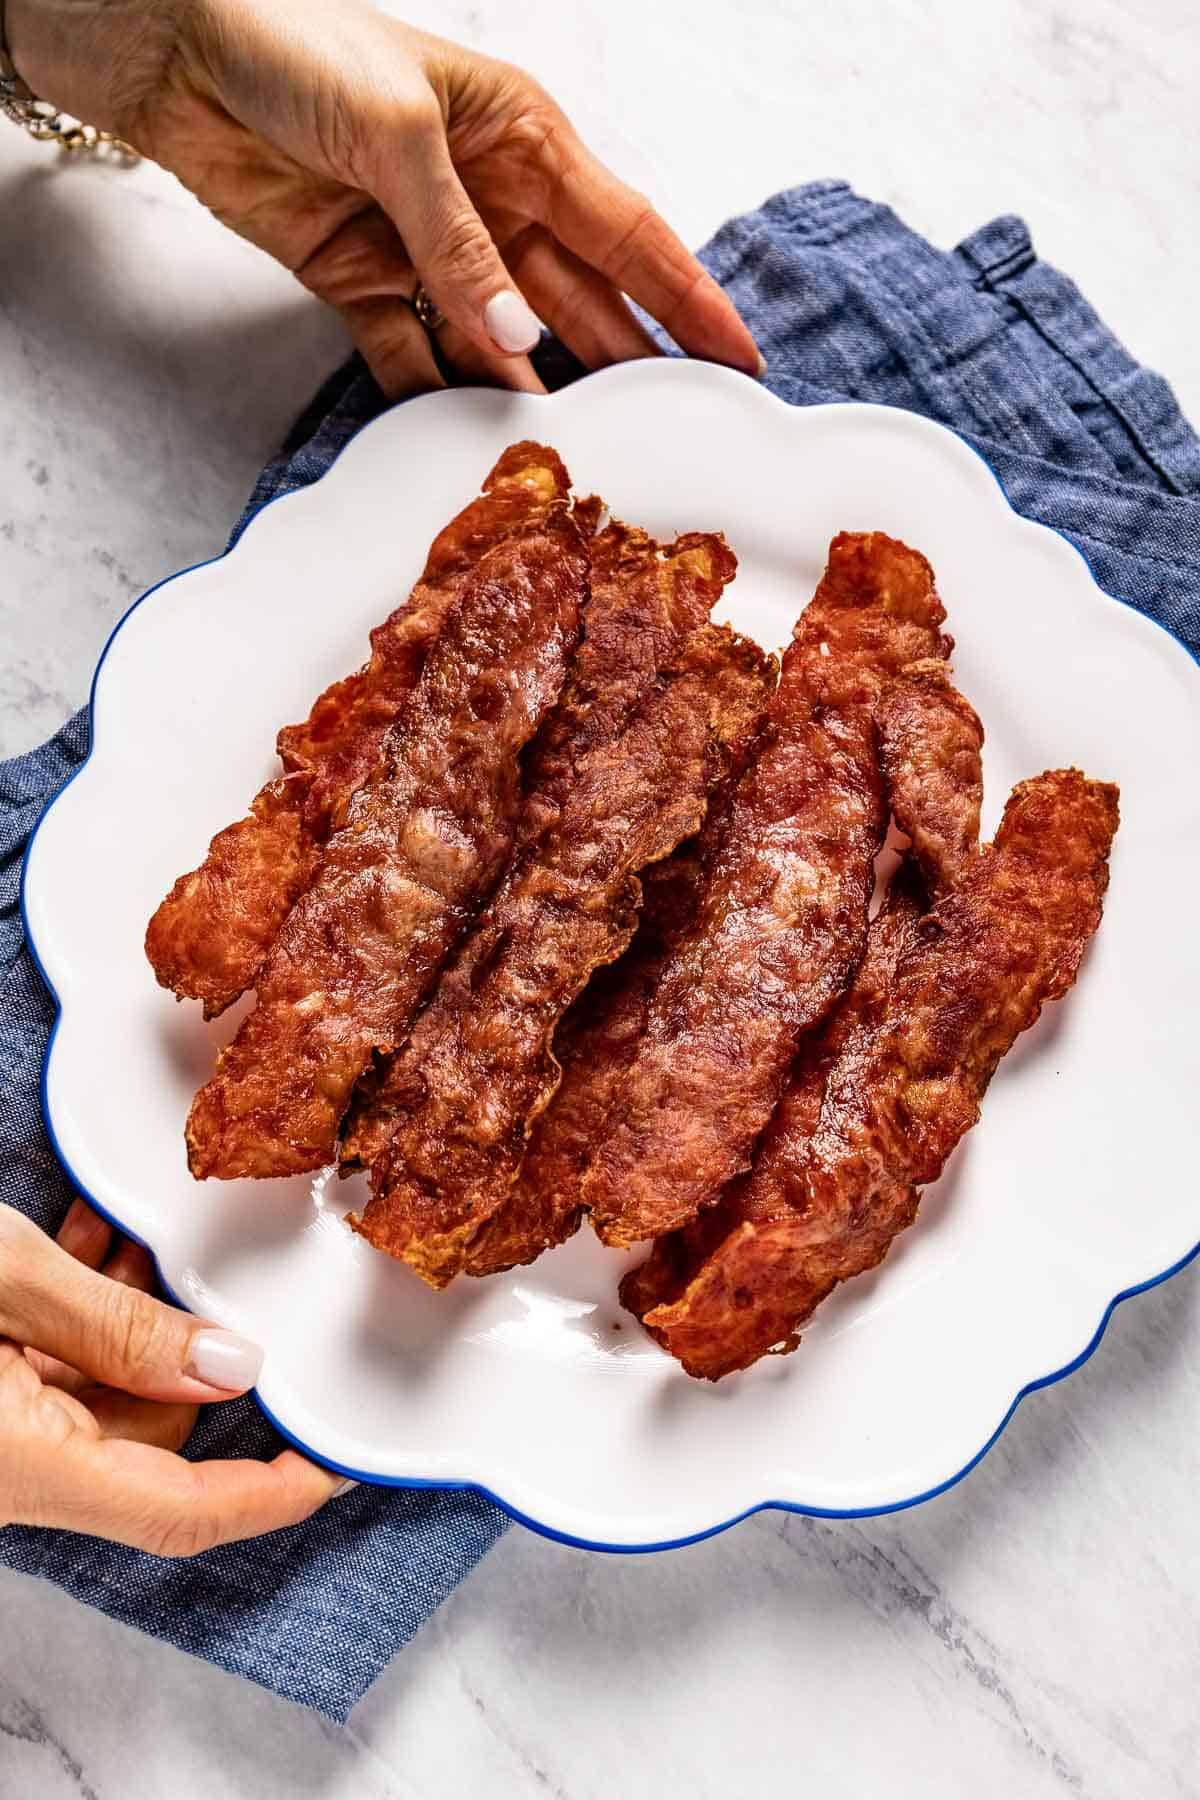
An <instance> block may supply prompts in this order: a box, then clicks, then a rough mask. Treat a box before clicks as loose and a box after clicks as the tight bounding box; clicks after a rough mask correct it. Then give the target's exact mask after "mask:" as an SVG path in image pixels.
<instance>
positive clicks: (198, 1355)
mask: <svg viewBox="0 0 1200 1800" xmlns="http://www.w3.org/2000/svg"><path fill="white" fill-rule="evenodd" d="M262 1366H263V1353H262V1350H261V1348H260V1346H259V1345H258V1344H252V1343H251V1342H250V1339H249V1338H244V1337H239V1336H238V1334H237V1332H236V1331H198V1332H197V1333H196V1335H195V1337H194V1338H193V1339H192V1354H191V1358H190V1360H189V1362H188V1366H187V1368H186V1369H185V1370H184V1374H185V1375H190V1376H192V1377H193V1379H194V1380H196V1381H206V1382H207V1383H208V1385H209V1387H215V1388H224V1389H225V1391H226V1393H228V1394H240V1393H242V1392H243V1390H244V1389H245V1388H249V1387H253V1386H254V1383H255V1382H256V1381H257V1380H258V1376H259V1371H260V1370H261V1368H262Z"/></svg>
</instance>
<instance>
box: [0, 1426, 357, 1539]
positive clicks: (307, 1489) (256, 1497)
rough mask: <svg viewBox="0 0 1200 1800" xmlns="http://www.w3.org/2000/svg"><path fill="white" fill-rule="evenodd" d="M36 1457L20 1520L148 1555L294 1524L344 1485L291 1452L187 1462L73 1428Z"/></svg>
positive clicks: (149, 1447)
mask: <svg viewBox="0 0 1200 1800" xmlns="http://www.w3.org/2000/svg"><path fill="white" fill-rule="evenodd" d="M39 1460H40V1461H41V1467H40V1469H39V1470H38V1471H37V1472H36V1474H34V1477H33V1480H32V1481H31V1483H30V1487H29V1490H28V1491H29V1492H30V1493H31V1494H32V1496H33V1499H32V1510H33V1511H34V1512H35V1516H34V1517H31V1518H26V1519H22V1520H20V1521H19V1522H20V1523H22V1524H30V1525H52V1526H59V1527H61V1528H63V1529H64V1530H67V1531H80V1532H86V1533H87V1534H89V1535H90V1536H92V1537H101V1538H107V1539H109V1540H110V1541H112V1542H113V1543H118V1544H128V1545H130V1546H131V1547H132V1548H133V1549H135V1550H148V1551H149V1552H150V1553H151V1554H152V1555H154V1556H196V1555H198V1554H199V1553H200V1552H201V1551H202V1550H211V1549H213V1548H214V1547H215V1546H216V1545H218V1544H232V1543H236V1542H238V1541H239V1540H240V1539H242V1538H251V1537H261V1536H262V1535H263V1534H264V1533H265V1532H268V1531H279V1530H281V1529H282V1528H283V1527H284V1526H286V1525H298V1524H300V1523H301V1521H302V1520H304V1519H307V1518H308V1517H310V1515H311V1514H312V1513H314V1512H316V1511H317V1510H318V1508H319V1507H321V1506H323V1505H324V1504H325V1502H326V1501H327V1500H330V1499H332V1498H333V1496H334V1495H335V1494H336V1493H338V1492H339V1491H340V1490H341V1488H342V1487H343V1486H344V1485H345V1484H344V1481H343V1478H342V1477H341V1476H340V1475H335V1474H333V1473H332V1472H331V1471H330V1470H328V1469H323V1468H320V1467H319V1466H318V1465H317V1464H316V1463H311V1462H309V1461H308V1459H307V1458H306V1457H303V1456H300V1455H299V1454H298V1453H297V1452H296V1451H295V1450H285V1451H283V1452H282V1453H281V1454H280V1455H279V1456H277V1457H276V1458H275V1459H274V1461H273V1462H267V1463H262V1462H254V1461H251V1460H248V1459H247V1460H240V1459H239V1460H236V1461H213V1462H195V1463H192V1462H187V1461H185V1460H184V1458H183V1457H181V1456H176V1455H174V1454H173V1453H172V1452H171V1451H169V1450H161V1449H157V1448H155V1447H154V1446H153V1445H150V1444H144V1443H134V1442H132V1441H130V1440H127V1439H120V1438H103V1439H90V1438H85V1437H84V1436H83V1435H82V1434H80V1433H76V1434H73V1435H72V1436H71V1437H70V1438H69V1439H68V1440H67V1441H66V1442H65V1443H59V1444H58V1445H57V1446H55V1447H54V1448H53V1451H52V1454H49V1455H47V1456H46V1457H45V1458H44V1459H39ZM31 1473H32V1472H31Z"/></svg>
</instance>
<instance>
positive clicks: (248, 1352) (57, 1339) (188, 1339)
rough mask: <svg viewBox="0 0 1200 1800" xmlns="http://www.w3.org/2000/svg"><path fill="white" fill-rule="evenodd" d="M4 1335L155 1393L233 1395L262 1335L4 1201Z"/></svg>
mask: <svg viewBox="0 0 1200 1800" xmlns="http://www.w3.org/2000/svg"><path fill="white" fill-rule="evenodd" d="M0 1337H8V1338H12V1339H13V1340H14V1341H15V1342H16V1343H18V1344H23V1345H25V1346H27V1347H28V1348H30V1349H34V1350H41V1351H44V1352H45V1353H46V1354H47V1355H48V1356H56V1357H58V1358H59V1359H60V1360H61V1361H62V1362H65V1363H69V1364H70V1365H71V1366H72V1367H73V1368H76V1369H79V1370H81V1371H82V1372H83V1373H84V1374H85V1375H87V1376H88V1377H90V1379H91V1380H92V1381H96V1382H101V1383H103V1384H104V1385H105V1386H107V1387H114V1388H120V1389H121V1390H122V1391H123V1392H125V1393H130V1394H141V1395H143V1396H144V1397H145V1398H146V1399H148V1400H176V1401H178V1400H183V1401H191V1402H193V1403H201V1402H204V1401H211V1400H228V1399H229V1398H230V1397H231V1396H232V1395H234V1394H241V1393H244V1392H245V1390H246V1389H247V1388H249V1387H253V1385H254V1383H255V1381H256V1380H257V1379H258V1372H259V1370H260V1369H261V1367H262V1360H263V1354H262V1351H261V1350H260V1349H259V1347H258V1345H257V1344H253V1343H251V1342H250V1340H249V1339H248V1338H244V1337H240V1336H239V1335H238V1334H237V1333H236V1332H233V1331H223V1330H221V1329H220V1327H219V1326H216V1325H212V1324H210V1323H207V1322H206V1321H204V1320H201V1319H196V1318H194V1317H193V1316H192V1315H191V1314H190V1313H185V1312H180V1311H179V1310H178V1309H177V1308H176V1307H173V1306H165V1305H164V1304H163V1303H162V1301H161V1300H155V1299H153V1298H152V1296H151V1295H149V1294H144V1293H142V1292H141V1291H140V1290H139V1289H138V1288H132V1287H127V1286H126V1285H125V1283H124V1282H121V1281H110V1280H109V1279H108V1278H107V1277H106V1276H104V1275H101V1274H98V1273H97V1272H96V1271H95V1270H93V1269H89V1268H87V1267H85V1265H84V1264H82V1263H80V1262H77V1261H76V1260H75V1258H74V1257H72V1256H70V1255H68V1254H67V1252H66V1251H65V1250H62V1249H60V1248H59V1246H58V1245H57V1244H56V1243H54V1242H53V1240H52V1239H51V1238H48V1237H47V1236H46V1235H45V1233H44V1232H42V1231H39V1229H38V1227H37V1226H36V1225H34V1224H33V1223H32V1221H31V1220H29V1219H26V1218H25V1217H23V1215H22V1214H20V1213H18V1212H16V1211H14V1210H13V1209H12V1208H11V1207H7V1206H0Z"/></svg>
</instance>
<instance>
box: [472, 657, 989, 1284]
mask: <svg viewBox="0 0 1200 1800" xmlns="http://www.w3.org/2000/svg"><path fill="white" fill-rule="evenodd" d="M910 684H915V685H916V687H917V689H918V690H919V691H918V692H917V693H916V694H913V693H912V692H910V691H909V689H910ZM878 722H879V725H880V733H881V738H882V740H883V742H884V744H885V745H886V746H887V753H886V754H885V755H884V758H883V763H884V778H885V782H884V784H885V789H886V797H887V801H888V804H889V806H890V808H891V810H892V812H893V814H895V815H898V816H899V817H900V818H901V819H902V820H903V826H902V828H903V829H904V830H905V831H906V832H907V833H908V834H909V836H911V837H913V838H914V840H915V841H917V842H919V844H920V845H921V846H922V848H924V849H925V859H926V862H927V864H928V866H929V867H930V869H931V871H932V879H933V880H934V881H935V883H937V884H938V886H939V887H940V886H941V885H943V884H946V883H948V882H949V880H950V879H952V877H953V875H954V874H956V873H957V872H958V869H959V868H961V867H962V866H963V864H964V863H965V861H966V859H967V858H968V857H969V856H971V855H973V854H974V852H975V850H976V849H977V847H978V834H979V810H980V804H981V800H982V786H983V783H982V769H981V764H980V757H979V746H980V744H981V742H982V737H983V728H982V726H981V725H980V724H979V721H978V719H977V718H976V716H975V713H974V712H973V710H972V709H971V707H970V706H969V705H968V703H967V702H966V700H965V699H964V698H963V696H962V695H961V694H959V693H958V692H957V691H956V690H955V689H954V688H953V687H952V686H951V685H950V682H949V680H948V678H947V676H946V673H945V665H944V664H943V663H941V662H937V661H926V662H920V663H916V664H914V665H913V667H912V668H910V669H905V670H904V671H903V672H902V673H901V675H900V676H899V677H898V678H897V680H896V681H895V682H894V683H893V684H892V686H891V687H890V688H889V689H888V690H887V691H886V692H885V694H884V696H883V699H882V701H881V705H880V714H879V721H878ZM754 738H755V733H754V731H753V730H752V731H751V732H749V733H747V736H746V738H745V739H744V740H743V742H742V743H741V744H740V745H739V746H738V747H737V750H736V752H735V754H734V756H733V759H732V760H733V766H732V768H731V770H730V773H729V776H728V778H727V781H726V782H725V783H724V784H723V785H722V787H721V788H720V789H719V790H718V792H717V793H716V794H715V795H714V798H713V800H712V801H711V802H710V805H709V811H708V815H707V816H706V819H705V823H704V828H703V830H702V831H701V833H700V835H699V837H698V838H696V839H694V840H692V841H691V842H690V843H688V844H685V845H683V846H681V848H680V849H679V850H677V851H676V852H675V854H674V855H673V856H671V857H669V858H667V860H666V861H665V862H662V863H659V864H658V865H657V866H656V867H655V868H653V869H650V870H648V871H647V874H646V877H645V886H646V897H645V904H644V906H643V913H642V919H641V923H640V925H639V928H638V932H637V936H636V937H635V938H634V941H633V943H632V944H631V946H630V948H629V950H628V951H627V952H626V954H625V955H624V956H623V957H622V958H621V959H620V961H619V962H617V963H615V964H613V965H612V966H611V967H609V968H605V969H600V970H598V971H597V973H596V974H595V975H594V976H593V977H592V980H591V982H590V983H589V985H588V987H587V989H586V990H585V991H584V993H582V994H581V995H580V997H579V999H578V1000H577V1001H576V1003H575V1005H574V1006H573V1007H572V1009H571V1011H570V1012H569V1013H568V1014H567V1015H566V1017H565V1018H564V1019H563V1022H562V1024H561V1025H560V1027H559V1030H558V1034H557V1036H556V1038H555V1042H554V1053H555V1055H556V1057H557V1058H558V1060H559V1062H560V1063H561V1064H562V1068H563V1077H562V1084H561V1086H560V1087H559V1089H558V1092H557V1093H556V1095H555V1096H554V1099H553V1100H552V1102H551V1104H550V1106H549V1107H548V1109H547V1110H546V1112H544V1113H543V1114H542V1115H541V1117H540V1118H539V1119H538V1120H537V1121H536V1124H535V1126H534V1129H533V1134H532V1136H531V1138H530V1142H529V1148H528V1151H527V1153H526V1157H525V1161H524V1164H523V1165H522V1168H521V1172H520V1176H519V1178H518V1180H517V1183H516V1185H515V1187H514V1189H513V1192H512V1194H511V1196H510V1197H509V1199H508V1200H507V1201H506V1202H505V1204H504V1206H502V1207H501V1208H500V1209H499V1211H498V1212H497V1213H496V1214H495V1216H494V1217H493V1218H492V1219H490V1220H489V1221H488V1223H487V1224H486V1225H484V1226H483V1227H482V1228H481V1230H480V1231H479V1233H478V1235H477V1236H476V1237H475V1238H474V1239H473V1240H472V1243H471V1246H470V1250H469V1253H468V1260H467V1269H468V1272H469V1273H470V1274H472V1275H492V1274H495V1273H497V1272H498V1271H499V1270H501V1269H509V1268H513V1267H514V1266H516V1265H517V1264H519V1263H528V1262H532V1261H533V1260H534V1259H535V1258H536V1257H537V1256H539V1255H540V1254H541V1252H542V1251H543V1250H545V1249H548V1248H549V1247H550V1246H551V1245H554V1244H561V1243H565V1242H566V1240H567V1239H568V1238H569V1237H571V1236H572V1235H573V1234H574V1232H575V1231H576V1230H577V1229H578V1227H579V1223H580V1220H581V1219H582V1216H583V1213H582V1207H581V1205H580V1198H579V1186H580V1179H581V1176H582V1174H583V1171H584V1169H585V1168H586V1167H587V1165H588V1163H589V1162H590V1161H591V1159H592V1156H593V1155H594V1152H595V1147H596V1145H597V1144H599V1143H600V1142H601V1141H602V1138H603V1135H604V1131H605V1129H606V1123H607V1116H608V1112H609V1108H610V1106H611V1101H612V1092H613V1088H614V1085H615V1083H616V1080H617V1078H618V1076H619V1074H620V1072H621V1070H622V1069H624V1068H625V1067H627V1066H628V1064H629V1063H630V1062H631V1061H632V1059H633V1056H634V1053H635V1051H636V1048H637V1044H638V1041H639V1039H640V1038H641V1035H642V1032H643V1031H644V1029H645V1025H646V1019H647V1016H648V1014H649V1010H650V1004H651V999H652V997H653V993H654V989H655V987H656V985H657V982H658V979H659V977H660V975H661V973H662V970H663V967H664V965H665V964H666V962H667V961H668V959H669V957H670V954H671V952H672V950H673V948H674V946H675V945H676V943H677V942H678V941H679V940H680V938H681V937H682V936H683V934H684V933H685V931H686V930H687V929H688V928H689V927H690V926H691V924H692V922H693V921H694V919H695V916H696V909H697V906H698V903H699V898H700V894H701V891H702V886H703V874H704V870H705V869H706V868H707V866H708V864H709V863H710V862H711V860H712V857H713V855H714V853H715V848H716V846H717V845H718V844H719V842H720V839H721V836H722V833H723V830H724V821H725V818H726V817H727V815H728V809H729V805H730V801H731V796H732V793H733V790H734V788H735V786H736V781H737V778H738V776H740V774H741V771H742V769H744V768H745V766H746V764H747V763H748V762H749V760H750V758H751V756H752V755H753V753H754ZM928 846H933V847H934V849H933V853H932V855H931V854H930V851H929V848H927V847H928ZM918 891H919V883H918V882H917V881H916V879H915V877H914V876H913V874H912V872H911V870H910V872H909V874H908V875H907V876H906V877H905V878H904V879H903V880H901V878H900V877H899V876H898V877H897V878H896V880H894V881H893V883H892V889H891V892H890V897H889V901H888V905H887V907H886V908H885V910H884V912H883V914H882V915H881V916H880V917H879V918H878V919H877V920H876V922H875V924H874V925H873V926H872V927H871V933H870V936H869V937H868V950H867V958H866V961H865V963H864V966H863V968H862V969H861V970H860V972H859V975H858V977H857V978H856V980H855V983H854V984H853V986H852V987H851V989H850V990H849V992H848V993H847V994H846V995H845V996H844V998H843V999H842V1001H841V1002H840V1004H839V1005H838V1007H837V1008H836V1010H835V1011H834V1013H833V1014H832V1016H831V1018H830V1019H829V1021H828V1022H827V1024H826V1026H825V1028H824V1030H823V1031H822V1032H821V1033H820V1034H818V1036H817V1037H816V1038H815V1039H814V1040H813V1041H814V1043H815V1044H816V1045H817V1046H818V1048H817V1049H816V1050H814V1051H811V1052H809V1053H808V1055H806V1056H805V1057H803V1058H802V1063H803V1064H807V1063H808V1061H809V1058H810V1057H812V1058H813V1059H814V1060H815V1063H816V1067H815V1069H814V1070H810V1072H809V1074H808V1082H809V1087H810V1096H811V1095H812V1094H815V1103H816V1106H817V1108H818V1109H819V1107H820V1099H821V1094H822V1092H823V1090H824V1080H825V1074H826V1072H827V1070H828V1067H829V1063H830V1061H831V1059H832V1055H833V1052H834V1048H835V1047H836V1045H837V1044H839V1043H840V1041H841V1035H842V1034H843V1033H844V1031H845V1030H846V1029H847V1025H848V1021H849V1019H850V1018H851V1017H852V1016H853V1015H854V1012H855V1009H856V1008H857V1007H858V1006H859V1005H861V1004H862V1003H863V1001H864V998H865V993H866V991H867V986H868V983H870V981H871V979H872V963H873V958H874V955H875V954H876V952H877V951H879V950H882V948H883V946H882V944H881V943H879V942H878V937H877V934H879V933H881V932H883V931H884V930H885V929H887V928H888V926H889V920H890V918H891V914H892V909H894V908H895V907H897V906H898V905H899V903H900V898H901V895H902V894H903V895H904V903H905V908H906V911H907V912H908V913H910V914H911V913H912V912H913V911H914V910H916V909H917V894H918ZM799 1079H800V1077H799V1075H798V1074H795V1075H793V1077H792V1082H793V1085H794V1084H795V1083H796V1082H797V1081H798V1080H799ZM781 1104H783V1102H781ZM814 1123H815V1119H814ZM715 1210H716V1211H717V1212H720V1207H719V1206H718V1207H717V1208H716V1209H715ZM707 1216H708V1215H707V1214H701V1216H700V1218H699V1219H697V1220H696V1221H695V1222H694V1223H693V1224H692V1225H690V1226H685V1227H684V1228H683V1230H682V1232H681V1233H679V1234H668V1235H667V1236H665V1237H662V1238H660V1239H659V1240H658V1243H657V1244H656V1246H655V1250H654V1252H653V1253H652V1255H651V1258H650V1262H649V1263H648V1264H643V1265H642V1266H643V1268H644V1269H645V1270H646V1271H647V1274H646V1280H647V1281H651V1280H652V1279H653V1278H654V1275H655V1271H656V1269H657V1268H658V1266H659V1264H660V1263H661V1261H662V1260H663V1258H666V1257H669V1256H670V1255H671V1254H672V1251H673V1239H674V1237H675V1236H677V1235H678V1236H682V1237H684V1238H686V1237H687V1236H688V1234H689V1233H692V1232H695V1233H702V1232H703V1230H704V1226H705V1221H706V1218H707ZM660 1246H662V1247H663V1249H662V1250H661V1251H660ZM647 1304H648V1305H652V1304H654V1302H653V1300H649V1301H648V1302H647ZM635 1310H643V1309H635Z"/></svg>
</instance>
